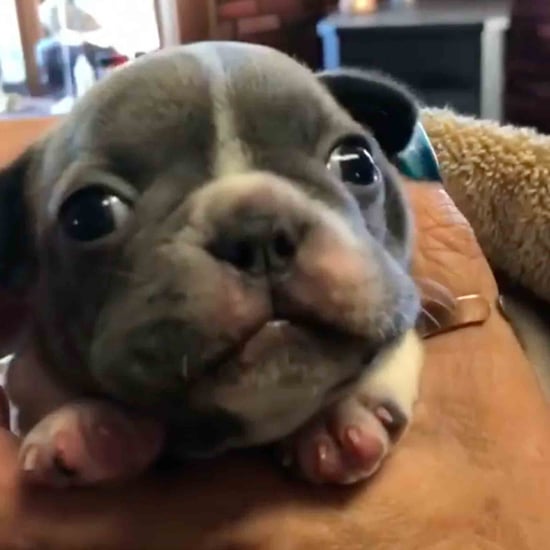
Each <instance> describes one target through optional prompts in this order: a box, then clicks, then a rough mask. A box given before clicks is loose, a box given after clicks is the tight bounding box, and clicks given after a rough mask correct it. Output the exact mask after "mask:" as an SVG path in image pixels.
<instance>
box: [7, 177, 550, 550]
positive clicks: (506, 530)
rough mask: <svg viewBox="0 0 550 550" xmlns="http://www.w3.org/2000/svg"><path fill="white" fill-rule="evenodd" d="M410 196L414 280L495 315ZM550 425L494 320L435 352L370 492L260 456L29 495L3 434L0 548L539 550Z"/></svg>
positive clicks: (430, 211) (459, 222) (489, 285)
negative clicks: (403, 429)
mask: <svg viewBox="0 0 550 550" xmlns="http://www.w3.org/2000/svg"><path fill="white" fill-rule="evenodd" d="M409 191H410V197H411V199H412V201H413V206H414V209H415V214H416V221H417V224H418V225H417V227H418V234H419V239H418V246H417V250H416V253H415V266H416V269H415V273H416V275H417V276H418V277H419V278H420V277H421V278H430V279H433V280H435V281H438V282H440V283H442V284H445V285H446V286H447V287H448V288H449V289H450V290H451V292H452V293H453V294H454V295H456V296H458V295H463V294H468V293H471V292H481V293H483V295H484V296H485V297H486V298H487V299H488V300H490V301H491V302H493V300H494V299H496V297H497V294H496V284H495V281H494V278H493V275H492V274H491V271H490V269H489V266H488V265H487V262H486V260H485V259H484V257H483V255H482V253H481V251H480V249H479V246H478V244H477V243H476V241H475V238H474V237H473V233H472V230H471V228H470V226H469V225H468V224H467V223H466V221H465V220H464V218H463V217H462V215H461V214H460V213H459V212H458V210H457V209H456V207H455V206H454V205H453V203H452V202H451V201H450V199H449V198H448V196H447V195H446V194H445V193H444V192H443V191H442V190H441V189H440V188H438V187H437V186H433V185H431V184H427V185H425V186H424V185H414V184H411V186H410V188H409ZM3 318H4V319H6V318H5V317H3ZM9 320H10V323H9V324H10V325H12V326H13V324H14V318H10V319H9ZM27 352H28V353H27V360H32V353H31V352H30V350H29V349H27ZM495 390H496V391H495ZM518 411H521V414H518ZM549 421H550V418H549V413H548V409H547V405H546V403H545V402H544V398H543V396H542V393H541V391H540V388H539V387H538V385H537V382H536V379H535V377H534V375H533V372H532V370H531V367H530V365H529V363H528V361H527V360H526V358H525V356H524V354H523V352H522V350H521V348H520V346H519V344H518V342H517V339H516V338H515V336H514V334H513V332H512V330H511V328H510V327H509V326H508V324H507V322H506V321H505V320H504V319H503V318H502V317H501V316H500V315H499V314H498V312H497V311H496V310H493V313H492V315H491V318H490V319H489V320H488V321H487V322H486V323H485V324H483V325H480V326H473V327H469V328H467V329H461V330H457V331H454V332H450V333H447V334H445V335H441V336H437V337H434V338H432V339H430V340H428V341H426V365H425V370H424V376H423V380H422V388H421V397H420V401H419V403H418V406H417V409H416V415H415V419H414V422H413V426H412V427H411V430H410V431H409V432H408V433H407V435H406V436H405V437H404V439H403V440H402V442H401V443H400V445H398V446H397V447H396V448H395V451H394V454H393V456H392V459H391V460H390V461H388V462H387V464H386V466H385V468H384V470H383V472H382V473H381V475H379V476H377V477H376V478H375V479H373V480H372V481H371V482H369V483H367V484H364V485H360V486H358V487H356V488H353V489H337V490H334V489H323V488H312V487H307V486H304V485H301V484H299V483H296V482H295V481H289V480H288V479H286V478H285V477H284V476H281V475H280V472H277V471H276V470H274V469H273V468H272V467H271V465H270V464H269V461H265V460H264V459H263V458H262V457H257V456H240V457H225V458H223V459H221V460H220V461H219V462H217V464H216V466H217V467H216V468H212V465H208V464H202V465H201V464H199V465H197V466H196V467H194V468H193V470H192V471H188V472H181V473H180V474H177V475H175V476H174V475H171V476H169V477H168V478H163V479H151V480H142V481H140V482H139V483H136V484H135V485H133V486H128V487H126V489H124V490H121V489H116V490H114V491H105V490H100V489H89V490H87V491H82V492H79V491H74V492H68V493H64V494H58V493H52V492H51V491H32V492H30V493H29V492H25V493H23V494H22V493H21V491H20V486H19V485H18V482H17V442H16V441H15V439H13V438H10V437H9V436H8V434H7V433H6V432H4V433H2V434H0V436H1V437H0V458H1V460H2V464H3V468H2V470H1V471H0V486H1V489H0V512H1V514H2V524H1V525H2V527H3V533H2V538H1V540H2V542H3V543H4V544H3V545H4V546H6V547H10V545H12V546H14V545H15V544H18V545H19V547H33V546H36V547H48V548H61V549H62V548H72V549H79V548H91V547H101V548H113V549H116V548H128V547H132V548H158V547H164V548H181V547H182V546H186V547H190V548H197V549H199V550H201V549H203V548H205V549H206V548H208V549H214V550H215V549H220V550H221V549H224V548H225V549H226V548H257V549H258V550H264V549H265V550H268V549H270V548H280V547H281V546H283V545H286V547H287V548H291V549H294V548H296V549H305V550H308V549H310V548H311V549H314V548H335V549H339V548H346V549H351V550H359V549H363V548H365V547H367V546H366V545H367V544H368V548H372V549H375V550H385V549H387V548H396V549H398V550H400V549H404V550H405V549H410V548H430V549H431V548H437V549H438V550H440V549H442V550H455V549H461V548H490V549H498V550H518V549H519V550H535V549H539V548H544V547H545V545H546V543H547V541H548V540H549V537H550V526H549V525H548V521H547V503H548V501H549V499H550V479H549V477H548V471H549V470H550V438H549V436H548V425H549V424H548V423H549ZM420 473H421V475H420ZM419 478H420V479H421V483H419ZM168 489H169V490H168ZM235 494H238V495H239V498H238V499H235ZM25 545H27V546H25Z"/></svg>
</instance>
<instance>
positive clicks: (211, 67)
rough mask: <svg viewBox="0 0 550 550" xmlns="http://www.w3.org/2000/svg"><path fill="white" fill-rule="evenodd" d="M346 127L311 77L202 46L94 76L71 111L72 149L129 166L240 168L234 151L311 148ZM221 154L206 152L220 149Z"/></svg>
mask: <svg viewBox="0 0 550 550" xmlns="http://www.w3.org/2000/svg"><path fill="white" fill-rule="evenodd" d="M350 124H352V121H351V120H350V119H349V118H347V115H345V113H344V112H343V111H341V110H340V109H339V108H338V107H337V105H336V104H335V103H334V101H333V100H332V98H331V97H330V96H329V95H328V93H326V92H325V91H324V89H323V88H322V87H321V86H320V84H319V83H318V82H317V80H316V79H315V77H314V76H313V75H312V74H311V73H310V72H309V71H308V70H307V69H306V68H304V67H302V66H301V65H299V64H298V63H296V62H294V61H293V60H291V59H290V58H288V57H286V56H284V55H283V54H280V53H278V52H276V51H273V50H271V49H268V48H263V47H260V46H250V45H240V44H223V45H221V44H216V43H202V44H194V45H191V46H187V47H183V48H178V49H175V50H167V51H165V52H161V53H158V54H154V55H152V56H146V57H144V58H141V59H140V60H138V61H136V62H134V63H133V64H132V65H129V66H128V67H126V68H124V69H122V70H120V71H118V72H117V74H116V75H113V76H112V78H109V79H107V80H105V81H103V82H101V83H100V84H99V85H98V86H96V88H95V89H94V90H93V91H92V93H91V94H89V96H88V97H86V98H85V99H84V100H83V101H82V102H81V103H80V104H79V105H78V106H77V107H76V108H75V110H74V112H73V114H72V116H71V121H70V122H69V125H68V128H69V129H70V130H69V132H68V133H69V134H70V140H69V141H70V143H69V144H68V145H69V150H71V149H72V151H73V152H74V154H80V155H82V154H84V152H86V153H88V154H89V155H90V156H98V155H105V156H107V157H109V158H111V157H112V159H113V160H114V161H115V162H118V163H120V162H121V161H123V164H124V165H125V166H133V167H134V169H135V170H136V171H143V170H146V169H147V168H150V169H152V170H155V169H157V168H158V166H164V165H166V164H167V163H170V162H171V161H173V160H175V159H178V160H179V161H186V160H187V161H189V162H197V163H205V162H206V163H208V164H216V163H217V164H219V165H220V166H223V165H225V164H231V163H233V164H238V163H239V162H240V161H241V160H242V159H241V157H242V155H241V153H242V152H243V151H242V150H240V148H241V149H242V146H243V145H244V146H245V147H246V148H247V149H249V150H251V151H252V152H254V150H262V151H264V150H265V149H269V148H292V149H302V150H305V151H308V152H309V151H314V150H315V148H316V147H317V146H318V143H319V141H320V140H321V139H323V136H324V135H326V134H327V133H330V132H334V131H339V130H340V129H341V128H342V127H343V126H346V125H348V126H349V125H350ZM222 150H224V151H225V155H222V157H223V156H225V160H224V158H215V159H214V158H212V157H213V156H216V155H217V154H218V153H219V152H220V151H222Z"/></svg>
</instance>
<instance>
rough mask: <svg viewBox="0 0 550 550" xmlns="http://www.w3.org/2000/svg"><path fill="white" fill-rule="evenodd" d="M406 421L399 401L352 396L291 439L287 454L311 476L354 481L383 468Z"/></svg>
mask: <svg viewBox="0 0 550 550" xmlns="http://www.w3.org/2000/svg"><path fill="white" fill-rule="evenodd" d="M405 424H406V417H405V416H404V415H403V414H402V413H400V412H399V411H398V409H396V408H395V406H390V405H387V404H386V405H377V406H376V407H371V406H366V405H365V404H364V403H362V402H361V401H360V400H358V399H356V398H354V397H351V398H349V399H347V400H346V401H344V402H342V403H339V404H337V405H335V406H334V407H332V408H331V409H330V410H328V411H326V412H324V413H323V414H322V415H320V416H319V417H318V418H316V419H315V420H313V421H312V422H310V423H309V424H308V425H306V426H305V427H303V428H302V429H300V430H299V431H298V432H297V433H296V434H294V436H292V437H291V438H289V439H288V440H287V441H285V442H284V443H283V453H284V456H285V457H286V460H287V462H288V463H290V464H292V465H293V466H294V467H296V468H297V469H298V471H299V473H300V474H301V475H302V476H303V477H305V478H306V479H308V480H309V481H312V482H314V483H330V484H352V483H356V482H358V481H361V480H363V479H367V478H368V477H370V476H372V475H373V474H374V473H375V472H376V471H377V470H378V469H379V467H380V465H381V464H382V462H383V460H384V458H385V456H386V455H387V454H388V451H389V449H390V447H391V442H392V440H393V439H394V437H395V434H397V433H400V432H401V431H402V429H403V427H404V425H405ZM290 464H287V465H290Z"/></svg>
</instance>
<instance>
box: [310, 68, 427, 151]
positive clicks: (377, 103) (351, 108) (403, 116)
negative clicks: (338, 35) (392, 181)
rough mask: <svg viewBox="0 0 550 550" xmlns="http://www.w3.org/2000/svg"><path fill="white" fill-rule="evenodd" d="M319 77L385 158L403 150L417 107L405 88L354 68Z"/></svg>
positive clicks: (409, 134) (414, 120) (378, 75)
mask: <svg viewBox="0 0 550 550" xmlns="http://www.w3.org/2000/svg"><path fill="white" fill-rule="evenodd" d="M318 77H319V80H320V81H321V83H322V84H324V85H325V87H326V88H328V90H329V92H330V93H331V95H332V96H333V97H334V98H335V99H336V101H337V102H338V103H339V104H340V105H341V106H342V107H343V108H344V109H346V110H347V111H348V113H349V114H350V115H351V116H352V117H353V118H354V120H356V121H357V122H359V123H360V124H362V125H363V126H365V128H367V129H369V130H370V131H371V132H372V134H373V135H374V137H375V138H376V140H377V141H378V143H379V144H380V147H381V148H382V150H383V151H384V153H385V154H386V155H387V156H388V157H390V158H391V157H393V156H394V155H396V154H397V153H399V152H401V151H402V150H403V149H405V147H406V146H407V145H408V143H409V141H410V139H411V137H412V135H413V132H414V129H415V125H416V122H417V119H418V107H417V102H416V100H415V98H414V97H413V96H412V94H411V93H410V92H409V91H408V90H407V89H406V88H405V87H404V86H402V85H401V84H398V83H397V82H394V81H393V80H392V79H391V78H388V77H386V76H384V75H381V74H379V73H374V72H370V71H361V70H354V69H338V70H335V71H326V72H322V73H319V74H318Z"/></svg>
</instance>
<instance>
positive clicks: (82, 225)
mask: <svg viewBox="0 0 550 550" xmlns="http://www.w3.org/2000/svg"><path fill="white" fill-rule="evenodd" d="M129 213H130V207H129V205H128V204H127V203H126V202H125V201H124V200H123V199H121V198H120V197H118V196H117V195H115V194H113V193H112V192H111V191H109V190H108V189H106V188H105V187H101V186H93V187H87V188H85V189H81V190H79V191H77V192H76V193H74V194H73V195H71V196H70V197H69V198H68V199H67V200H66V201H65V202H64V204H63V205H62V207H61V210H60V212H59V222H60V224H61V227H62V228H63V230H64V231H65V234H66V235H67V236H69V237H70V238H72V239H75V240H77V241H95V240H97V239H101V238H102V237H106V236H107V235H109V234H110V233H113V232H114V231H115V230H116V229H118V228H119V227H120V226H121V225H122V224H123V223H124V222H125V221H126V219H127V217H128V215H129Z"/></svg>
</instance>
